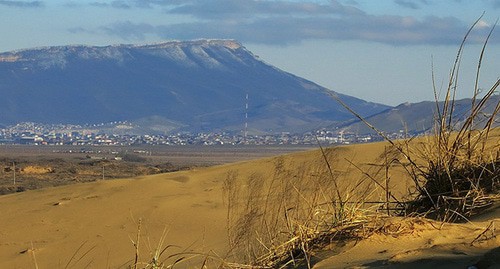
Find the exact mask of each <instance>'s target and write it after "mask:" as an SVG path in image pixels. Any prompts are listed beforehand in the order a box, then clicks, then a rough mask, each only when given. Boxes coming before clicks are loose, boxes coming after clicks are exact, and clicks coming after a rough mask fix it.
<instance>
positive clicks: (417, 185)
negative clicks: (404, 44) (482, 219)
mask: <svg viewBox="0 0 500 269" xmlns="http://www.w3.org/2000/svg"><path fill="white" fill-rule="evenodd" d="M480 19H481V18H479V19H478V20H477V21H476V22H475V23H474V24H473V25H472V26H471V27H470V29H469V31H468V32H467V33H466V35H465V37H464V39H463V41H462V43H461V45H460V47H459V50H458V53H457V57H456V60H455V62H454V64H453V66H452V70H451V74H450V78H449V81H448V85H447V88H446V91H445V97H444V100H443V101H440V100H439V98H438V92H437V89H436V88H435V86H434V94H435V102H436V111H435V126H434V128H433V132H432V133H431V134H430V135H428V136H426V137H425V138H424V140H425V141H424V142H422V143H420V144H419V145H420V146H418V143H416V142H414V141H413V140H414V138H411V139H407V140H404V141H393V140H391V139H390V138H388V137H387V136H386V135H385V134H384V133H383V132H382V131H380V130H378V129H377V128H376V127H375V126H373V125H371V124H370V123H368V122H367V121H366V120H365V119H364V118H362V117H361V116H360V115H359V114H357V113H356V112H354V111H352V110H351V109H350V108H349V107H348V106H347V105H345V104H344V103H342V101H340V100H339V102H341V103H342V104H343V105H344V107H346V108H347V109H348V110H349V111H351V112H352V113H353V114H354V115H356V116H357V117H358V118H359V119H360V120H361V121H363V122H364V123H365V124H367V125H368V126H369V127H370V128H372V129H373V130H375V131H376V132H377V133H378V134H379V135H381V136H382V137H384V139H385V140H386V141H388V142H389V143H390V144H392V146H393V147H394V148H395V149H396V150H397V151H398V152H399V153H400V155H402V156H403V157H404V158H403V159H404V161H403V162H401V163H402V164H403V167H404V169H406V171H407V172H408V174H409V175H410V177H411V179H412V180H413V183H414V189H415V190H416V195H413V196H411V197H412V198H411V199H410V201H408V202H407V208H406V210H405V213H406V214H412V215H415V213H416V214H418V215H424V216H426V217H431V218H435V219H438V220H443V221H459V220H466V219H467V218H468V217H470V216H472V215H474V214H476V213H477V212H480V211H481V209H484V208H486V207H488V206H489V205H491V204H492V203H493V200H495V199H496V198H498V193H499V191H500V141H498V136H497V137H494V136H492V134H493V133H494V132H496V130H494V127H495V126H498V116H499V111H500V98H498V96H496V93H497V89H498V86H499V84H500V79H497V81H496V82H495V83H493V85H492V86H491V87H490V88H489V89H488V90H487V91H485V92H484V96H483V97H482V98H480V97H479V94H480V89H479V86H478V83H479V75H480V69H481V63H482V61H483V56H484V52H485V49H486V45H487V44H488V40H489V38H490V36H491V34H492V33H493V30H494V29H495V26H496V24H495V26H493V27H492V29H491V31H490V33H489V34H488V36H487V37H486V40H485V41H484V43H483V47H482V50H481V53H480V57H479V62H478V66H477V73H476V79H475V83H474V88H473V95H472V98H471V107H470V110H469V112H468V114H467V115H456V114H457V113H456V112H455V96H456V91H457V89H458V77H459V69H460V59H461V56H462V52H463V49H464V46H465V42H466V40H467V38H468V37H469V35H470V33H471V31H472V30H473V28H474V27H475V26H476V24H477V23H478V22H479V21H480ZM433 77H434V75H433ZM433 79H434V78H433ZM337 100H338V98H337ZM486 110H488V111H491V112H490V113H485V111H486ZM416 144H417V146H416Z"/></svg>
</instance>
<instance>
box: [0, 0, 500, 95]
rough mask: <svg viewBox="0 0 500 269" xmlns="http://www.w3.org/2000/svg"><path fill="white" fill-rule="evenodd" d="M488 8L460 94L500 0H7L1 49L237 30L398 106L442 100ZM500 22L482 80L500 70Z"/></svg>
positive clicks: (262, 52)
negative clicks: (438, 93) (459, 54)
mask: <svg viewBox="0 0 500 269" xmlns="http://www.w3.org/2000/svg"><path fill="white" fill-rule="evenodd" d="M483 12H485V15H484V16H483V17H482V19H481V21H480V22H479V23H478V24H477V27H476V29H475V30H474V32H473V34H472V35H471V37H470V39H469V41H468V43H467V44H468V45H467V47H466V49H465V51H464V55H463V59H462V68H461V70H462V72H461V80H460V83H459V87H460V88H459V93H458V95H459V97H468V96H470V93H471V87H472V84H473V80H474V74H475V68H476V66H477V60H478V56H479V53H480V50H481V43H482V42H483V40H484V38H485V37H486V35H487V33H488V31H489V30H490V29H491V26H492V25H493V24H494V23H495V21H496V20H497V19H498V17H499V16H500V0H474V1H469V0H338V1H336V0H324V1H322V0H307V1H306V0H304V1H301V0H280V1H272V0H114V1H113V0H111V1H110V0H84V1H81V0H80V1H71V0H53V1H50V0H39V1H17V0H0V33H2V38H1V39H0V51H10V50H16V49H22V48H30V47H39V46H51V45H66V44H86V45H108V44H118V43H134V44H136V43H150V42H161V41H167V40H173V39H175V40H189V39H199V38H230V39H236V40H238V41H240V42H242V43H243V45H244V46H245V47H246V48H248V49H249V50H250V51H252V52H253V53H254V54H256V55H258V56H259V57H260V58H261V59H262V60H264V61H266V62H268V63H270V64H272V65H275V66H276V67H278V68H281V69H284V70H285V71H288V72H291V73H294V74H296V75H298V76H302V77H304V78H306V79H310V80H312V81H314V82H316V83H318V84H320V85H322V86H325V87H327V88H329V89H332V90H335V91H338V92H341V93H344V94H349V95H353V96H356V97H359V98H362V99H365V100H369V101H374V102H380V103H385V104H390V105H397V104H399V103H403V102H406V101H409V102H419V101H424V100H432V99H433V92H432V80H431V70H432V68H431V64H432V63H433V64H434V72H435V75H436V83H437V85H438V87H440V85H442V84H443V83H444V82H445V81H446V80H447V78H448V73H449V71H450V68H451V64H452V63H453V61H454V59H455V55H456V51H457V48H458V45H459V44H460V42H461V40H462V37H463V35H464V34H465V32H466V31H467V28H468V27H469V26H470V25H471V24H472V23H473V22H474V21H475V20H476V19H477V18H478V17H479V16H480V15H481V14H482V13H483ZM499 29H500V27H497V29H496V30H495V32H494V33H493V37H492V39H491V40H490V43H489V44H488V47H487V50H486V57H485V60H484V64H483V66H482V70H483V71H482V73H481V82H480V87H482V88H488V87H490V86H491V85H493V83H494V82H495V81H496V80H497V79H498V78H499V76H500V68H499V67H500V64H499V63H500V30H499Z"/></svg>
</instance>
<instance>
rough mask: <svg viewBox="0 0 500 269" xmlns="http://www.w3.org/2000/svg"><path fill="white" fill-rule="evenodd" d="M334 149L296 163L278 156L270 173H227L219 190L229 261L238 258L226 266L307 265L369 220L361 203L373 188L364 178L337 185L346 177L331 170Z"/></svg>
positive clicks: (334, 162)
mask: <svg viewBox="0 0 500 269" xmlns="http://www.w3.org/2000/svg"><path fill="white" fill-rule="evenodd" d="M337 150H338V148H329V149H321V153H320V154H319V155H318V156H315V157H314V158H313V159H314V160H309V161H306V162H304V163H300V164H297V163H293V162H294V161H293V160H292V159H288V158H284V157H276V158H274V169H273V172H272V174H271V175H269V176H268V177H266V176H265V175H263V174H261V173H253V174H250V175H248V176H246V177H241V176H240V175H239V174H238V173H237V172H235V171H229V172H228V173H227V174H226V179H225V180H224V184H223V190H224V199H225V203H226V206H227V208H228V214H227V227H228V237H229V244H230V246H231V250H232V251H231V256H230V257H229V258H228V260H234V261H238V262H239V263H238V264H235V263H227V264H226V266H227V267H231V268H248V266H251V268H281V267H286V266H287V265H290V264H292V263H294V264H295V263H300V262H304V263H305V264H307V265H309V264H310V257H311V255H312V253H313V252H314V250H315V249H317V248H318V247H320V246H324V245H326V244H329V243H330V242H331V241H334V240H340V239H345V238H346V237H347V236H354V235H355V233H354V231H356V230H357V229H359V227H360V225H362V224H363V223H365V221H366V219H367V214H366V211H367V210H368V209H367V207H366V206H365V204H364V202H365V201H366V199H369V197H370V196H371V194H372V192H373V189H374V188H373V184H372V183H370V182H367V180H366V178H365V177H363V178H361V179H359V180H358V181H354V182H352V184H343V187H340V186H339V184H338V183H339V179H340V177H342V178H344V176H346V177H345V178H346V179H347V175H346V174H344V173H345V172H340V171H338V170H336V169H335V168H337V167H335V166H336V164H337V160H336V158H337V157H338V156H339V154H338V152H337ZM343 168H345V167H343ZM364 183H368V184H364ZM242 264H247V265H242Z"/></svg>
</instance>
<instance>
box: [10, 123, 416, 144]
mask: <svg viewBox="0 0 500 269" xmlns="http://www.w3.org/2000/svg"><path fill="white" fill-rule="evenodd" d="M119 124H127V123H126V122H119ZM104 125H105V124H94V125H84V126H81V125H72V124H39V123H32V122H23V123H19V124H16V125H13V126H8V127H5V128H0V144H24V145H82V146H99V145H118V146H130V145H176V146H179V145H316V144H318V143H321V144H353V143H368V142H375V141H381V140H382V137H380V136H379V135H376V134H363V135H360V134H356V133H350V132H344V131H343V130H328V129H319V130H315V131H312V132H306V133H301V134H294V133H289V132H281V133H278V134H263V135H251V134H247V135H245V134H244V132H240V133H230V132H200V133H189V132H178V133H170V134H142V135H138V134H116V133H112V132H111V133H110V132H106V131H103V130H101V129H99V127H100V126H104ZM386 135H387V136H388V137H389V138H391V139H399V138H405V137H407V136H408V134H405V133H404V132H403V131H400V132H398V133H392V134H386Z"/></svg>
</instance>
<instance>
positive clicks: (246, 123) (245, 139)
mask: <svg viewBox="0 0 500 269" xmlns="http://www.w3.org/2000/svg"><path fill="white" fill-rule="evenodd" d="M247 135H248V93H247V94H246V96H245V131H244V133H243V143H244V144H245V145H246V144H247V143H248V142H247Z"/></svg>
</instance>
